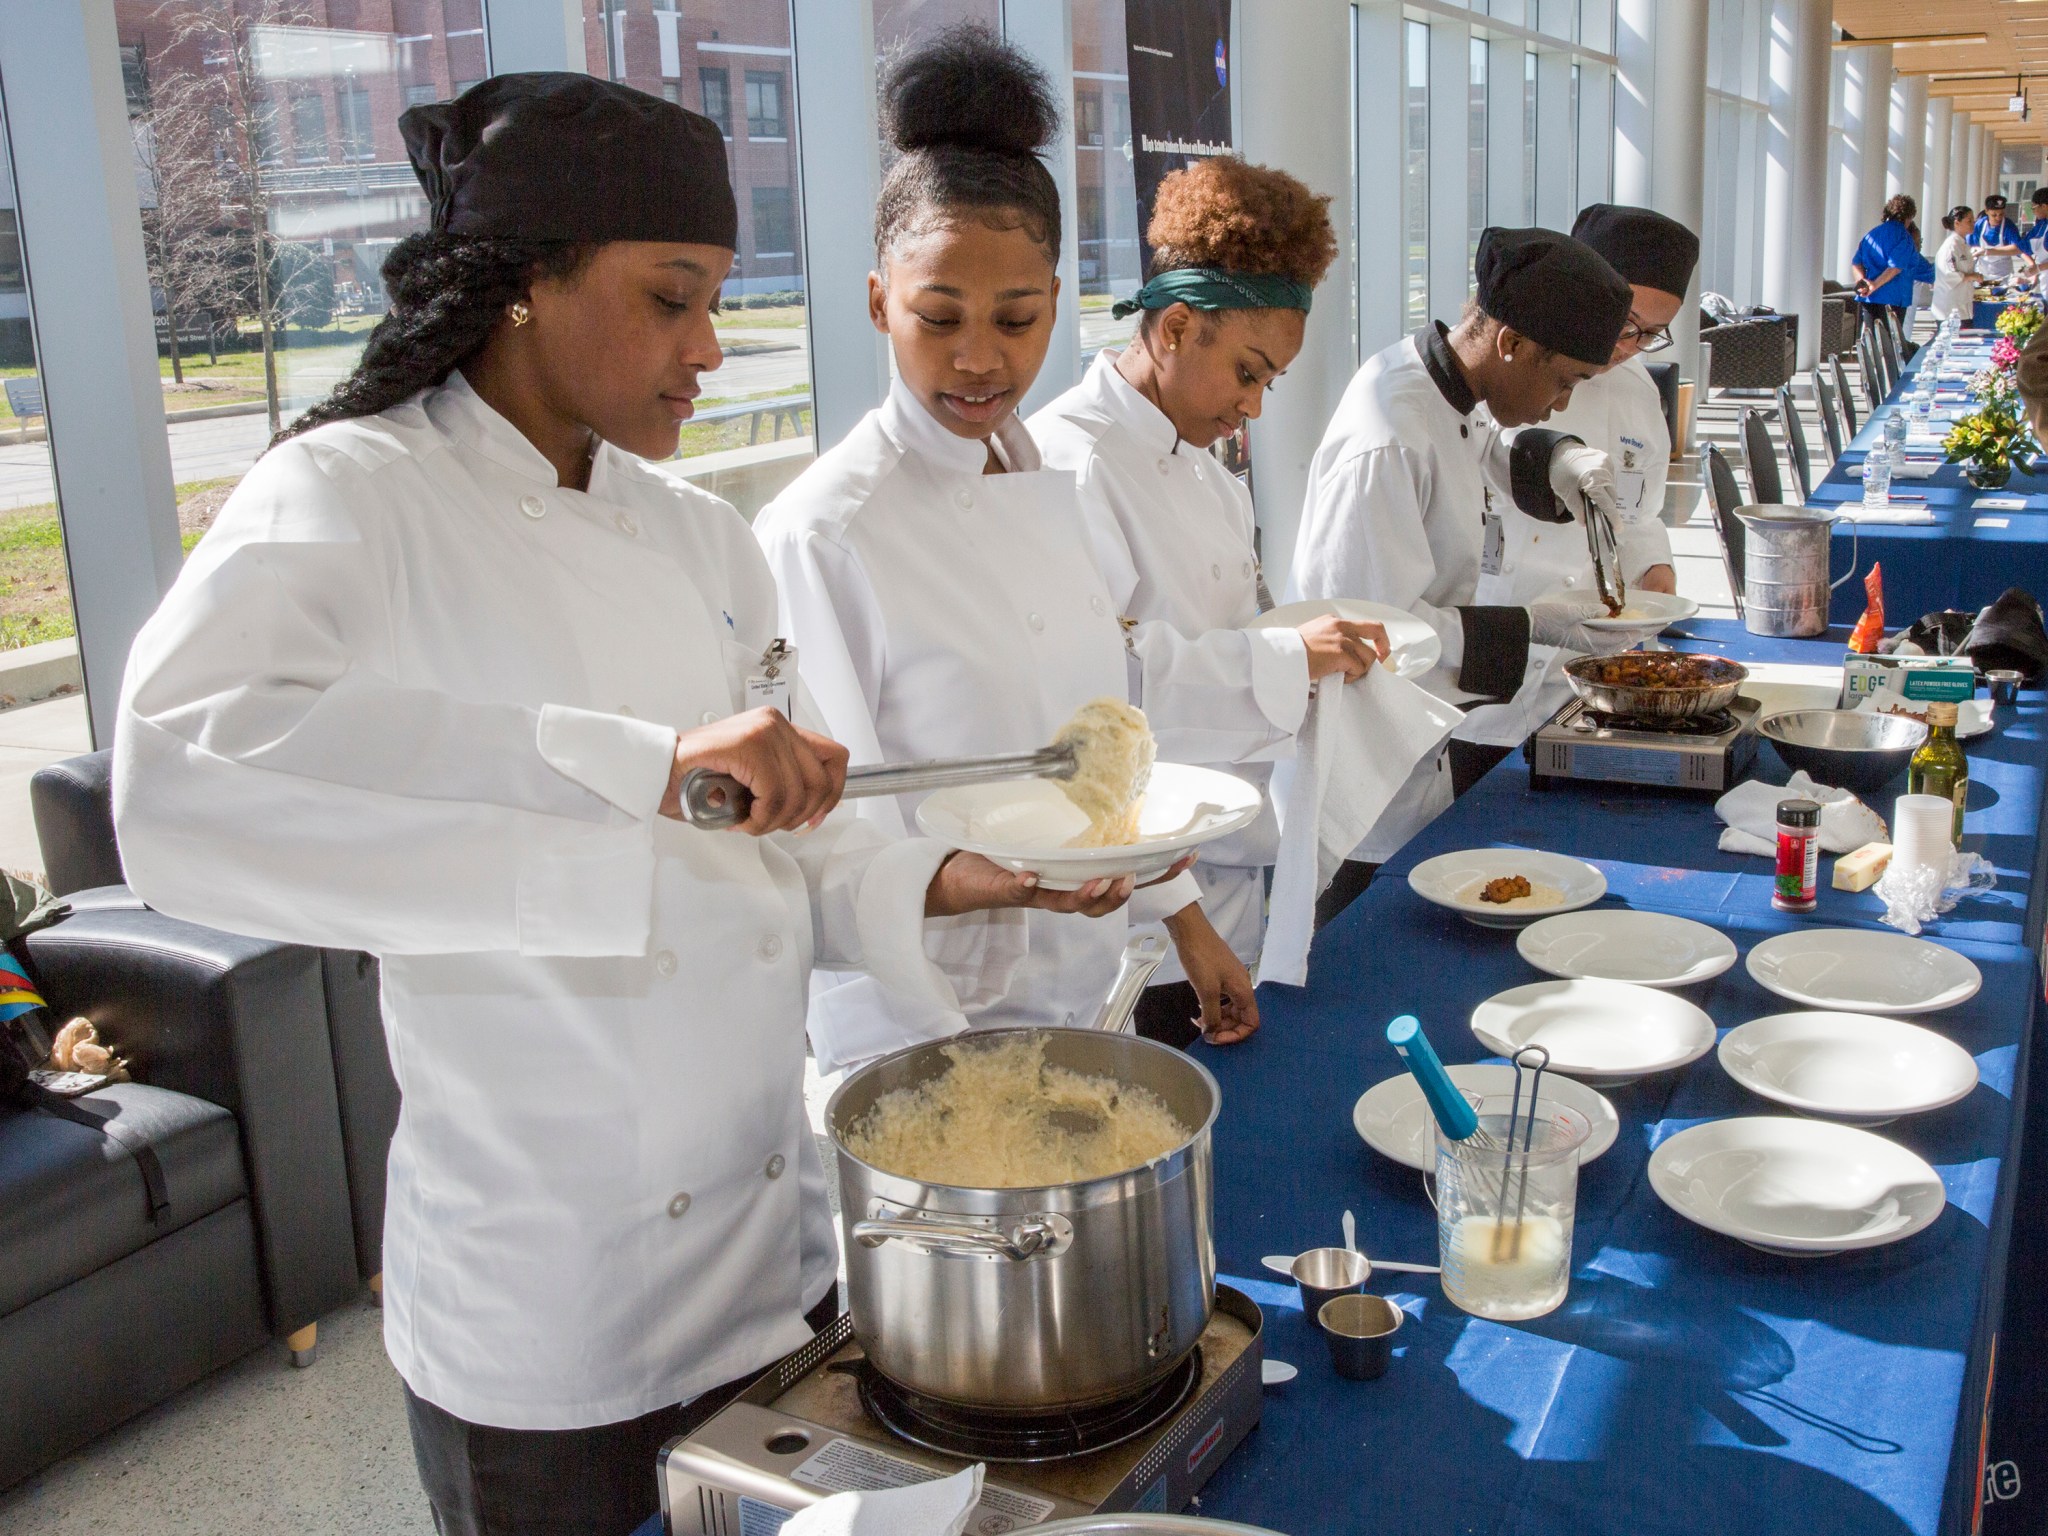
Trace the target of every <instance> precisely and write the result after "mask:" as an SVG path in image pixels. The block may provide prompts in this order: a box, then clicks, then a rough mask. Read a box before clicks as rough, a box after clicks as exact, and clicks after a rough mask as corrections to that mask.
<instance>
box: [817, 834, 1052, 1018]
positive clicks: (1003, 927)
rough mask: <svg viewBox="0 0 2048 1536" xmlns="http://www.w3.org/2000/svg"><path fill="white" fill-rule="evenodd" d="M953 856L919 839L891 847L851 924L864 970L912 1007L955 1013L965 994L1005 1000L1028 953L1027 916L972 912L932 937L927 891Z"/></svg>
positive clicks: (865, 881) (863, 890) (869, 875)
mask: <svg viewBox="0 0 2048 1536" xmlns="http://www.w3.org/2000/svg"><path fill="white" fill-rule="evenodd" d="M951 852H952V850H951V849H950V848H948V847H946V846H945V845H944V844H943V843H935V842H933V841H931V840H930V839H929V838H922V837H914V838H905V839H903V840H902V841H901V842H892V843H890V844H888V845H887V846H886V847H884V848H883V849H882V850H881V851H880V852H878V853H877V854H876V855H875V857H874V860H873V862H872V863H870V864H869V865H868V868H867V872H866V874H865V875H863V877H862V879H861V886H860V903H859V906H858V908H857V909H856V912H855V919H854V920H855V923H856V925H857V928H858V931H859V934H860V952H861V968H862V969H863V970H865V971H866V972H867V973H868V974H869V975H870V976H872V977H873V978H874V979H875V980H876V981H877V982H878V983H880V984H881V985H882V986H883V987H885V988H886V989H888V990H889V991H890V992H892V993H894V994H895V995H896V996H898V997H899V998H901V999H903V1000H904V1001H905V1002H907V1003H909V1004H912V1005H914V1006H917V1007H920V1008H937V1009H940V1010H943V1011H946V1012H952V1013H957V1012H959V1011H960V1009H961V1007H962V992H963V989H964V991H965V993H966V994H967V995H968V996H969V997H973V996H975V995H977V994H980V993H982V992H984V991H985V990H988V989H989V988H990V987H993V988H994V994H993V995H995V996H1000V995H1001V989H1002V987H1003V986H1005V985H1007V984H1008V981H1009V976H1010V973H1011V972H1012V971H1014V970H1015V969H1016V964H1017V961H1018V960H1019V959H1020V958H1021V957H1022V955H1023V952H1024V940H1023V937H1022V931H1023V926H1024V925H1023V923H1022V921H1021V919H1022V916H1023V914H1022V913H1011V912H1004V913H973V914H969V915H967V916H964V917H960V918H952V919H948V920H946V922H945V923H944V924H943V925H941V926H939V929H938V932H937V933H936V934H933V933H932V929H933V926H934V925H933V924H932V923H930V922H929V921H928V920H927V919H926V917H925V915H924V903H925V893H926V891H927V890H928V889H929V888H930V886H931V883H932V876H933V875H935V874H937V873H938V869H939V865H941V864H942V863H944V862H945V860H946V856H947V855H948V854H949V853H951ZM1004 919H1010V920H1012V921H1007V922H1005V921H1003V920H1004Z"/></svg>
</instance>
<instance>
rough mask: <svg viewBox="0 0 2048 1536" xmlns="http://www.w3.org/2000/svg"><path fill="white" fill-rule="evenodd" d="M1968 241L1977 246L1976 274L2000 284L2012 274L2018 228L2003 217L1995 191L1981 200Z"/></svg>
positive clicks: (2002, 203) (2002, 205)
mask: <svg viewBox="0 0 2048 1536" xmlns="http://www.w3.org/2000/svg"><path fill="white" fill-rule="evenodd" d="M1887 206H1889V205H1887ZM1970 244H1972V245H1974V246H1975V247H1977V275H1978V276H1979V277H1988V278H1990V279H1991V280H1992V281H1994V282H2001V283H2002V282H2004V281H2005V280H2006V279H2007V278H2009V277H2011V276H2012V271H2013V264H2014V262H2015V260H2016V259H2017V258H2018V257H2019V256H2020V254H2021V247H2020V231H2019V226H2018V225H2016V224H2014V223H2013V222H2012V220H2010V219H2008V218H2007V217H2006V216H2005V199H2004V198H2003V197H2001V196H2000V195H1999V194H1998V193H1996V192H1994V193H1992V194H1991V195H1990V196H1989V197H1987V198H1985V199H1984V214H1983V217H1982V218H1980V219H1978V220H1977V227H1976V228H1975V229H1973V230H1971V231H1970Z"/></svg>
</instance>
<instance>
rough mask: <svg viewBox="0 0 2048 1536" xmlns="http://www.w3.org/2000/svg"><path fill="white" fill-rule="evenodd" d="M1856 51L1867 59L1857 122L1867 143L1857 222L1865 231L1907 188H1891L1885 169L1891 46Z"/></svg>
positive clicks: (1860, 157) (1861, 155)
mask: <svg viewBox="0 0 2048 1536" xmlns="http://www.w3.org/2000/svg"><path fill="white" fill-rule="evenodd" d="M1856 51H1857V52H1858V53H1860V54H1861V55H1862V56H1863V114H1862V116H1861V117H1860V118H1858V119H1857V124H1858V126H1859V127H1860V128H1861V129H1862V131H1863V142H1862V143H1861V145H1859V146H1858V154H1857V161H1858V164H1859V165H1860V167H1861V171H1862V174H1861V176H1860V178H1859V191H1860V194H1861V196H1860V199H1859V201H1858V202H1857V204H1856V218H1857V222H1858V223H1859V224H1860V225H1861V226H1862V228H1863V229H1868V228H1870V227H1871V225H1873V224H1875V223H1876V222H1877V220H1878V216H1879V215H1880V214H1881V213H1883V212H1884V204H1885V199H1886V198H1888V197H1890V196H1891V195H1892V193H1894V192H1897V191H1902V190H1903V188H1899V187H1894V186H1892V185H1891V184H1890V177H1889V176H1888V174H1887V172H1886V169H1885V166H1886V161H1887V157H1888V155H1889V147H1890V143H1891V127H1892V49H1891V44H1889V43H1883V44H1879V45H1877V46H1875V47H1870V48H1859V49H1857V50H1856ZM1859 238H1860V231H1859Z"/></svg>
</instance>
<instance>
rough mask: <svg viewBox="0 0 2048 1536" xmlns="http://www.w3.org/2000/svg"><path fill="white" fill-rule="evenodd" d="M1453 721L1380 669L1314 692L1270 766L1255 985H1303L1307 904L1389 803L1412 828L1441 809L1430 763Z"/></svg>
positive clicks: (1439, 705) (1445, 778) (1458, 715)
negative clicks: (1287, 751) (1287, 745)
mask: <svg viewBox="0 0 2048 1536" xmlns="http://www.w3.org/2000/svg"><path fill="white" fill-rule="evenodd" d="M1462 719H1464V714H1463V712H1462V711H1460V710H1459V709H1457V708H1456V707H1454V706H1452V705H1449V704H1446V703H1444V702H1443V700H1441V699H1439V698H1437V697H1436V696H1435V695H1434V694H1431V693H1428V692H1425V691H1424V690H1423V689H1421V688H1418V687H1417V686H1416V685H1415V684H1413V683H1411V682H1409V681H1408V680H1407V679H1406V678H1400V677H1396V676H1394V674H1393V673H1392V672H1390V671H1388V670H1387V669H1386V668H1385V667H1374V668H1373V669H1372V670H1371V671H1370V672H1368V673H1366V674H1365V676H1364V677H1362V678H1360V679H1359V680H1358V681H1357V682H1356V683H1354V684H1351V685H1350V686H1348V687H1347V686H1346V685H1345V684H1344V681H1343V679H1342V678H1341V677H1337V676H1334V675H1333V676H1331V677H1326V678H1324V679H1323V680H1322V682H1321V683H1319V684H1318V685H1317V687H1316V697H1315V701H1314V703H1312V704H1311V705H1310V706H1309V717H1308V719H1307V721H1306V722H1305V723H1304V724H1303V726H1302V729H1301V733H1300V734H1299V735H1298V736H1296V737H1295V741H1294V756H1293V758H1292V759H1291V760H1286V761H1282V762H1280V763H1278V764H1276V765H1275V767H1274V769H1273V808H1274V810H1275V811H1276V812H1277V813H1278V815H1279V819H1280V853H1279V857H1278V859H1277V860H1276V862H1275V864H1274V866H1273V894H1272V901H1271V906H1270V910H1269V914H1268V916H1267V919H1266V946H1265V949H1264V951H1263V952H1262V953H1261V955H1260V959H1259V980H1261V981H1277V982H1279V983H1281V984H1282V985H1283V986H1290V987H1298V986H1301V985H1303V984H1304V983H1305V982H1306V981H1307V980H1308V946H1309V940H1310V938H1311V937H1313V936H1314V932H1315V915H1316V898H1317V897H1318V896H1320V895H1321V894H1322V893H1323V889H1324V887H1326V886H1327V885H1329V883H1330V881H1331V880H1332V879H1333V878H1335V876H1336V873H1337V866H1338V865H1339V864H1341V863H1342V862H1343V861H1344V859H1345V857H1346V856H1347V855H1349V854H1350V853H1351V852H1352V850H1354V849H1355V848H1357V847H1358V845H1359V843H1360V842H1362V841H1363V840H1364V839H1365V837H1366V834H1367V833H1369V832H1372V831H1373V830H1374V827H1375V824H1376V823H1378V822H1379V821H1380V820H1381V818H1382V816H1383V815H1385V814H1387V813H1389V808H1390V807H1394V806H1395V802H1396V800H1397V798H1401V799H1402V800H1403V801H1404V803H1405V802H1406V801H1407V800H1411V799H1412V800H1413V801H1414V802H1415V811H1416V816H1417V818H1419V819H1418V825H1420V824H1422V823H1426V822H1427V820H1428V819H1429V818H1430V817H1431V816H1432V815H1434V814H1435V812H1437V811H1440V810H1442V809H1443V808H1444V806H1447V805H1449V803H1450V795H1449V791H1448V785H1449V779H1450V776H1449V774H1448V772H1446V771H1445V770H1444V768H1443V765H1442V764H1441V763H1438V762H1436V760H1435V759H1436V755H1437V748H1438V747H1439V746H1441V745H1442V744H1443V740H1444V738H1445V737H1446V736H1448V735H1450V734H1451V731H1452V729H1453V728H1454V727H1455V726H1456V725H1457V723H1458V722H1459V721H1460V720H1462ZM1439 781H1441V782H1439ZM1438 790H1442V793H1441V794H1438V793H1437V791H1438ZM1439 801H1440V802H1441V803H1438V802H1439Z"/></svg>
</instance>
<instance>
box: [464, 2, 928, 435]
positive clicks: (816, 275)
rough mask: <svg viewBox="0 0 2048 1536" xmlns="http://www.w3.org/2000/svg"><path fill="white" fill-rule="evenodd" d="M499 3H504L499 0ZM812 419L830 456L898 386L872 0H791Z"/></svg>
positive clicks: (815, 431) (816, 432)
mask: <svg viewBox="0 0 2048 1536" xmlns="http://www.w3.org/2000/svg"><path fill="white" fill-rule="evenodd" d="M492 3H493V4H499V3H502V0H492ZM790 31H791V41H792V43H793V44H794V55H795V56H794V61H793V62H794V63H795V66H796V116H797V130H798V132H797V156H798V163H799V166H800V168H801V170H802V172H803V213H804V228H803V241H804V289H805V292H806V293H807V294H808V295H809V298H810V342H811V421H812V423H813V427H812V430H813V432H814V433H815V436H816V442H817V445H818V451H819V452H820V453H823V452H824V451H825V450H826V449H827V448H830V447H831V446H832V445H833V444H834V443H836V442H838V441H839V440H840V439H841V438H842V437H844V436H846V434H847V433H848V432H849V431H850V430H852V428H853V426H854V424H855V423H856V422H858V421H859V420H860V419H861V417H862V416H863V415H865V414H866V413H867V412H868V411H870V410H872V409H873V408H874V407H875V406H877V405H879V404H881V403H882V400H883V398H884V397H885V396H887V394H888V393H889V353H888V347H887V343H886V341H885V339H884V338H883V336H882V335H881V333H880V332H878V331H877V330H876V329H875V328H874V326H873V325H872V324H870V323H869V321H868V273H869V272H870V271H871V270H873V268H874V265H875V244H874V229H875V196H876V193H877V192H878V191H879V189H880V184H881V168H880V150H879V148H878V146H877V141H876V128H875V86H874V72H873V70H872V69H871V68H870V67H869V64H868V61H869V60H871V59H873V58H874V56H875V15H874V6H873V3H872V0H792V4H791V5H790Z"/></svg>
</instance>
